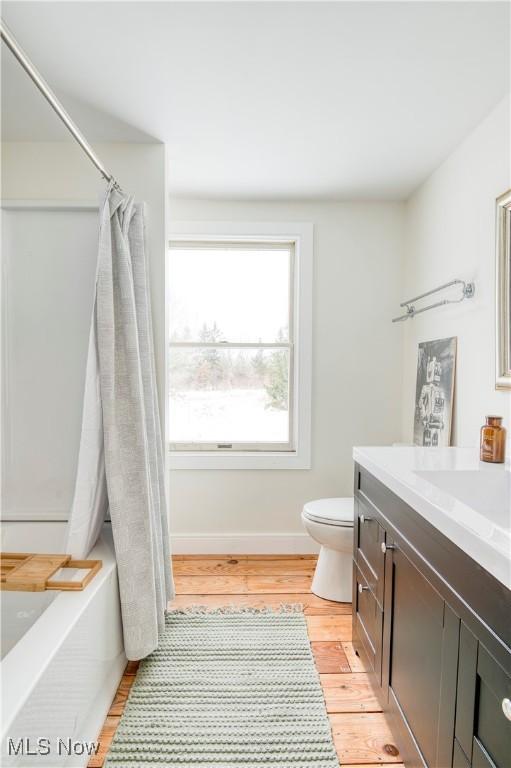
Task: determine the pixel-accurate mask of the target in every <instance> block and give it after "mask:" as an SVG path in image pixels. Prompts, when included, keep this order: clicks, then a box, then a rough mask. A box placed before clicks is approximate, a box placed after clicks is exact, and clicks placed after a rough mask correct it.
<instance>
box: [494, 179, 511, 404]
mask: <svg viewBox="0 0 511 768" xmlns="http://www.w3.org/2000/svg"><path fill="white" fill-rule="evenodd" d="M496 245H497V264H496V274H497V297H496V298H497V301H496V309H497V334H496V339H497V355H496V360H497V372H496V373H497V376H496V382H495V386H496V388H497V389H509V390H511V312H510V307H511V189H509V190H508V191H507V192H505V193H504V194H503V195H501V196H500V197H498V198H497V222H496Z"/></svg>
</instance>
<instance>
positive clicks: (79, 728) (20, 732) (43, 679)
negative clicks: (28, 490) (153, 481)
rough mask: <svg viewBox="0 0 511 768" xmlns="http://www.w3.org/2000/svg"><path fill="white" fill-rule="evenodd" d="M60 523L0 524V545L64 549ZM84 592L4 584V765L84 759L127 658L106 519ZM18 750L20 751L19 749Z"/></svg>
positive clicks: (55, 766) (61, 763)
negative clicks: (13, 588) (95, 568)
mask: <svg viewBox="0 0 511 768" xmlns="http://www.w3.org/2000/svg"><path fill="white" fill-rule="evenodd" d="M64 535H65V524H64V523H51V522H48V523H26V522H19V523H18V522H8V523H3V524H2V550H3V551H7V552H9V551H10V552H35V551H37V552H62V551H63V546H64ZM90 557H91V558H94V559H100V560H102V561H103V567H102V568H101V570H100V572H99V573H98V574H97V575H96V577H95V578H94V579H93V580H92V581H91V582H90V584H89V585H88V586H87V587H86V588H85V589H84V590H83V591H81V592H50V593H44V592H43V593H17V592H2V593H1V602H2V606H1V607H2V637H3V640H4V642H5V651H6V652H5V655H4V657H3V659H2V662H1V674H2V698H1V702H2V711H1V720H2V724H1V728H2V760H1V764H2V765H3V766H18V767H22V768H25V766H26V767H27V768H29V766H51V768H60V766H86V765H87V763H88V761H89V755H88V754H87V751H88V750H89V751H90V750H91V749H92V750H94V748H95V744H94V742H97V737H98V735H99V731H100V729H101V726H102V723H103V721H104V719H105V716H106V714H107V712H108V708H109V706H110V703H111V701H112V699H113V697H114V694H115V691H116V688H117V685H118V684H119V680H120V679H121V677H122V673H123V670H124V667H125V666H126V657H125V655H124V648H123V642H122V630H121V616H120V606H119V592H118V584H117V569H116V564H115V557H114V552H113V544H112V539H111V532H110V530H109V526H105V529H104V532H103V533H102V535H101V538H100V540H99V542H98V543H97V545H96V546H95V547H94V549H93V550H92V552H91V553H90ZM16 753H17V754H16Z"/></svg>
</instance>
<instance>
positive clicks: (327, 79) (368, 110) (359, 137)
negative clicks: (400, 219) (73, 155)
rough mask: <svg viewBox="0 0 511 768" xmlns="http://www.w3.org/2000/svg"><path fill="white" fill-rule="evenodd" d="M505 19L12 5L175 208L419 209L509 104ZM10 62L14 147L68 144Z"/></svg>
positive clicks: (319, 8)
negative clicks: (143, 147) (469, 143)
mask: <svg viewBox="0 0 511 768" xmlns="http://www.w3.org/2000/svg"><path fill="white" fill-rule="evenodd" d="M509 11H510V5H509V3H507V2H486V1H485V0H482V1H481V2H330V3H318V2H283V3H279V2H259V3H258V2H248V3H245V2H226V3H222V2H208V3H194V2H155V3H153V2H110V3H108V2H106V3H105V2H4V3H3V7H2V15H3V17H4V19H5V21H6V22H7V24H8V25H9V26H10V28H11V30H12V32H13V33H14V34H15V35H16V37H17V38H18V40H19V42H20V43H21V45H22V46H23V47H24V48H25V49H26V50H27V52H28V53H29V55H30V56H31V58H32V60H33V62H34V63H35V64H36V66H38V67H39V69H40V71H41V72H42V73H43V75H44V76H45V77H46V79H47V80H48V81H49V82H50V83H51V84H52V86H53V87H54V88H55V90H56V91H57V92H58V93H59V95H60V97H61V98H62V101H63V103H64V104H65V106H66V107H67V108H68V109H69V111H70V112H71V113H72V114H73V116H74V117H75V119H76V120H77V121H78V122H80V124H81V125H82V127H83V129H84V131H85V132H86V133H87V135H88V137H89V138H90V139H91V140H92V141H94V140H96V141H98V140H114V141H115V140H120V141H147V140H151V137H152V138H153V139H156V140H159V141H164V142H166V143H167V144H168V156H169V165H170V167H169V171H170V172H169V179H170V185H171V191H172V192H173V193H174V194H176V195H187V196H201V197H210V196H213V197H224V198H234V197H245V198H270V199H272V198H275V199H277V198H310V199H312V198H329V199H381V198H388V199H400V198H403V197H406V196H407V195H408V194H409V193H410V192H411V191H412V190H413V189H414V188H415V187H416V186H417V185H418V184H419V183H420V182H421V181H422V180H423V179H424V178H425V177H426V176H427V175H429V173H431V171H432V170H433V169H434V168H435V167H436V166H437V165H438V164H439V163H440V162H441V161H442V160H443V159H444V158H445V157H446V156H447V155H448V153H449V152H450V151H451V150H452V149H453V148H454V147H455V146H456V145H457V144H458V143H459V142H460V141H461V140H462V139H463V138H464V136H465V135H467V133H468V132H469V131H470V130H471V129H472V128H473V127H474V126H475V125H476V124H477V123H478V122H479V121H480V120H481V119H483V118H484V117H485V115H486V114H487V113H488V112H489V111H490V110H491V109H492V108H493V107H494V106H495V105H496V104H497V102H498V101H499V100H500V99H501V98H503V96H504V95H505V94H506V93H507V92H509V87H510V86H509V82H510V72H509V61H510V59H509V36H510V24H509ZM7 57H10V54H9V53H6V52H4V54H3V62H4V67H3V72H2V80H3V93H2V102H3V103H2V107H3V109H2V112H3V120H2V128H3V138H4V139H11V140H12V139H18V140H25V141H27V140H59V139H61V138H62V137H63V135H64V133H63V129H62V128H61V127H60V126H59V125H58V121H57V118H56V117H54V115H53V114H52V113H51V111H50V109H49V108H48V107H46V105H45V104H44V102H43V101H42V99H41V97H40V96H39V94H37V92H36V91H35V89H34V88H33V86H32V85H31V84H30V83H29V82H28V81H24V79H23V78H22V77H21V76H20V72H19V71H17V69H16V67H14V66H10V65H9V62H8V61H7Z"/></svg>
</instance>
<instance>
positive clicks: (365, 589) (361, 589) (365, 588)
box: [358, 584, 504, 706]
mask: <svg viewBox="0 0 511 768" xmlns="http://www.w3.org/2000/svg"><path fill="white" fill-rule="evenodd" d="M367 590H369V587H366V586H364V585H363V584H359V585H358V593H359V595H361V594H362V592H366V591H367ZM502 706H504V705H502Z"/></svg>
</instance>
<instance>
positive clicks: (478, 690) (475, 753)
mask: <svg viewBox="0 0 511 768" xmlns="http://www.w3.org/2000/svg"><path fill="white" fill-rule="evenodd" d="M510 669H511V659H510ZM507 702H509V705H507ZM506 713H507V714H506ZM509 718H511V675H510V674H509V670H505V669H503V668H502V667H501V666H500V664H498V662H497V661H496V660H495V659H494V658H493V656H491V655H490V654H489V653H488V651H487V650H486V648H485V647H484V646H483V645H482V644H481V643H480V642H478V641H477V639H476V638H475V637H474V635H473V634H472V633H471V632H470V630H469V629H467V627H466V626H465V625H464V624H462V627H461V636H460V656H459V671H458V707H457V711H456V738H457V740H458V741H459V743H460V745H461V747H462V749H463V751H464V753H465V755H466V756H467V759H468V760H469V761H470V763H471V765H472V766H473V768H495V766H496V767H497V768H509V765H511V719H509Z"/></svg>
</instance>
